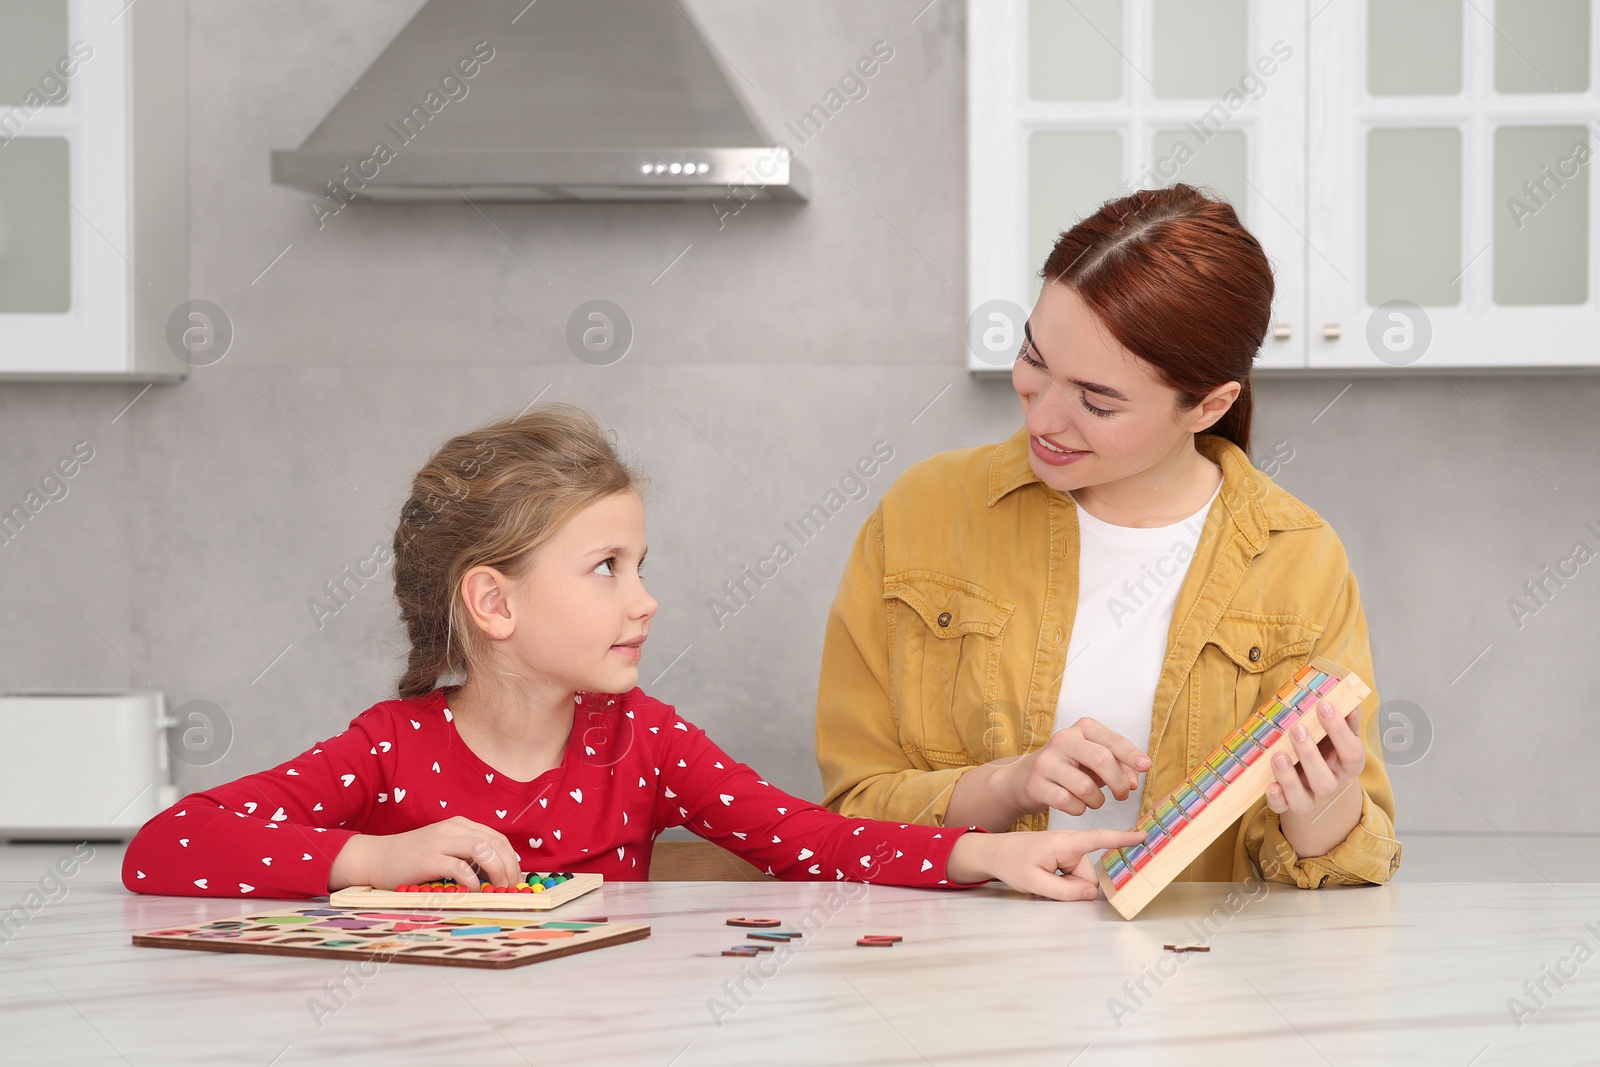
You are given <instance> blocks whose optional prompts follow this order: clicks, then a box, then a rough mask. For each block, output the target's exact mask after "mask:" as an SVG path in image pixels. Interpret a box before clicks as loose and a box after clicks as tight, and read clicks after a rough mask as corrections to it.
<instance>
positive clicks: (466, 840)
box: [328, 815, 522, 891]
mask: <svg viewBox="0 0 1600 1067" xmlns="http://www.w3.org/2000/svg"><path fill="white" fill-rule="evenodd" d="M474 867H476V868H477V869H478V870H480V871H482V872H483V876H484V878H485V879H487V880H488V881H490V882H493V883H494V884H495V885H500V886H505V885H510V884H511V882H512V881H513V879H514V878H515V877H516V876H517V875H519V874H521V873H522V871H521V860H519V859H518V857H517V850H516V849H514V848H512V847H511V842H510V841H508V840H507V839H506V835H505V834H502V833H501V832H500V831H499V830H494V829H491V828H490V827H487V826H484V825H482V824H481V823H475V822H473V821H472V820H471V819H465V818H462V817H461V816H459V815H457V816H455V817H454V818H450V819H445V820H444V821H443V822H436V823H433V824H432V825H430V826H423V827H419V828H418V829H415V830H410V831H407V832H406V833H403V834H389V835H386V836H378V835H372V834H357V835H356V836H354V837H352V838H350V840H349V841H347V842H345V846H344V848H343V849H342V850H341V851H340V853H339V855H338V857H337V858H335V859H334V861H333V873H331V874H330V875H329V876H328V889H329V890H330V891H335V890H338V889H343V888H345V887H346V886H352V885H370V886H372V887H373V888H375V889H393V888H394V887H395V886H397V885H416V884H418V883H421V882H430V881H434V880H436V879H441V878H453V879H455V881H456V883H457V884H459V885H467V886H475V885H477V884H478V882H479V878H478V875H477V873H476V872H475V871H474V870H473V868H474ZM336 881H337V882H340V883H342V884H340V885H334V884H333V883H334V882H336Z"/></svg>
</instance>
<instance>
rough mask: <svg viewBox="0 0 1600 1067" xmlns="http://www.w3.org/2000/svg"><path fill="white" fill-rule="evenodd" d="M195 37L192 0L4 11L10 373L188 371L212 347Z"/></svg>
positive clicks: (1, 135) (5, 361)
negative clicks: (197, 248)
mask: <svg viewBox="0 0 1600 1067" xmlns="http://www.w3.org/2000/svg"><path fill="white" fill-rule="evenodd" d="M184 37H185V33H184V5H183V2H182V0H135V2H134V3H131V4H130V3H128V2H127V0H6V3H5V6H4V9H3V11H0V378H3V379H6V380H13V381H14V380H56V381H60V380H68V381H96V380H118V381H123V380H135V381H138V380H144V381H160V380H175V379H178V378H181V377H182V376H183V374H184V372H185V370H187V368H188V366H190V365H192V364H194V363H197V362H200V361H201V359H203V356H201V357H199V358H197V356H196V354H194V353H192V352H190V351H189V350H186V349H185V348H183V347H182V339H183V337H184V333H185V330H187V329H189V328H190V327H191V326H192V325H193V323H191V322H190V321H189V320H188V318H187V315H188V309H187V308H186V307H184V304H185V301H186V300H187V299H188V296H187V291H188V247H187V246H188V234H187V225H186V217H187V180H186V178H187V159H186V155H185V148H186V144H187V135H186V130H185V115H186V112H187V103H186V99H185V82H186V78H185V56H184ZM175 316H176V317H175ZM169 333H170V334H172V335H173V336H174V337H176V338H177V342H176V351H177V352H182V353H184V355H185V357H186V358H184V359H180V358H178V355H177V354H176V353H175V351H174V348H175V344H174V342H173V341H172V340H170V339H169ZM190 336H191V337H193V336H197V335H195V334H191V335H190Z"/></svg>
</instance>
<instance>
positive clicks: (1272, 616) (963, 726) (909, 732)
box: [817, 429, 1400, 888]
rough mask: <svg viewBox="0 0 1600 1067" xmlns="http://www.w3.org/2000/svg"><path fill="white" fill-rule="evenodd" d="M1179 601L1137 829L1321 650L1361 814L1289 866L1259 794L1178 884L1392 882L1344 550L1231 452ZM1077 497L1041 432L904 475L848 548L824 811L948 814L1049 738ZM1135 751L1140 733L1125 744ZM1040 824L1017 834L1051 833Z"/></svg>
mask: <svg viewBox="0 0 1600 1067" xmlns="http://www.w3.org/2000/svg"><path fill="white" fill-rule="evenodd" d="M1195 446H1196V448H1197V449H1198V450H1199V451H1200V453H1201V454H1202V455H1205V456H1206V457H1208V458H1209V459H1211V460H1212V461H1214V462H1215V463H1216V464H1217V465H1218V466H1220V467H1221V468H1222V474H1223V482H1222V491H1221V492H1220V493H1219V494H1218V495H1217V499H1216V501H1215V502H1214V503H1213V504H1212V507H1211V510H1210V512H1209V513H1208V514H1207V516H1206V521H1205V526H1204V527H1203V529H1202V531H1201V534H1200V542H1199V547H1198V548H1197V549H1196V551H1195V554H1194V557H1193V560H1192V562H1191V564H1190V566H1189V570H1188V573H1187V575H1186V577H1185V579H1184V582H1183V585H1182V587H1181V589H1180V590H1179V593H1178V600H1177V606H1176V608H1175V609H1174V611H1173V616H1172V627H1171V629H1170V631H1169V632H1168V637H1167V658H1166V660H1165V662H1164V663H1163V665H1162V670H1161V678H1160V681H1159V683H1158V684H1157V686H1156V694H1155V703H1154V706H1153V711H1152V716H1151V723H1150V738H1149V745H1148V748H1147V749H1146V751H1147V752H1148V753H1149V755H1150V758H1151V762H1152V766H1151V768H1150V770H1149V771H1148V772H1147V773H1146V776H1145V781H1144V791H1143V794H1142V801H1141V805H1140V809H1139V816H1140V817H1141V818H1143V817H1144V816H1145V815H1148V814H1149V813H1150V811H1151V810H1152V809H1153V808H1154V806H1155V804H1156V803H1157V802H1158V801H1159V800H1160V799H1161V798H1162V797H1164V796H1165V795H1166V794H1167V793H1169V792H1170V791H1171V790H1173V789H1174V788H1176V787H1177V786H1178V784H1179V783H1180V782H1181V781H1182V780H1183V778H1184V776H1185V775H1186V774H1187V773H1188V772H1189V770H1190V769H1191V768H1192V767H1193V766H1194V765H1195V764H1196V763H1197V762H1199V761H1200V760H1201V759H1202V758H1203V757H1205V756H1207V755H1209V754H1210V753H1211V752H1212V750H1213V749H1215V748H1216V747H1217V745H1219V744H1221V742H1222V739H1223V738H1224V737H1225V736H1226V735H1227V734H1228V733H1229V732H1230V731H1232V730H1233V729H1234V727H1236V726H1238V725H1239V724H1240V723H1242V722H1243V721H1244V719H1245V718H1246V716H1248V715H1249V714H1250V713H1251V712H1253V711H1254V710H1255V709H1256V707H1257V706H1258V705H1259V704H1260V703H1261V702H1262V700H1263V699H1264V698H1265V697H1267V696H1269V695H1270V694H1272V693H1273V692H1274V691H1276V690H1277V689H1278V688H1279V687H1280V686H1281V685H1283V683H1284V682H1286V681H1288V680H1289V679H1290V678H1291V677H1292V676H1293V675H1294V673H1295V672H1296V671H1297V670H1299V668H1300V667H1301V666H1302V665H1304V664H1305V663H1306V662H1307V661H1308V660H1310V659H1311V658H1313V657H1314V656H1326V657H1328V658H1329V659H1331V660H1333V661H1334V662H1336V663H1339V664H1342V665H1344V666H1345V667H1348V668H1350V669H1351V670H1352V671H1354V672H1355V673H1356V674H1358V675H1360V676H1361V678H1362V679H1364V680H1365V681H1366V682H1367V683H1368V684H1369V685H1372V687H1373V692H1372V695H1371V696H1369V697H1368V698H1367V699H1366V700H1365V701H1363V702H1362V705H1361V707H1362V735H1363V740H1364V742H1365V744H1366V749H1367V760H1366V768H1365V769H1364V770H1363V771H1362V773H1361V779H1360V781H1361V787H1362V790H1363V794H1364V795H1363V797H1362V801H1361V819H1360V822H1359V823H1358V824H1357V825H1356V827H1355V828H1354V829H1353V830H1352V831H1351V832H1350V834H1349V836H1348V837H1346V839H1345V840H1344V841H1342V842H1341V843H1339V844H1338V845H1336V846H1334V847H1333V848H1332V849H1331V850H1329V852H1328V853H1327V855H1324V856H1315V857H1302V856H1297V855H1296V854H1295V852H1294V850H1293V849H1292V848H1291V847H1290V845H1289V843H1288V842H1287V841H1286V840H1285V839H1284V837H1283V834H1282V832H1281V831H1280V829H1279V825H1278V817H1277V815H1276V814H1275V813H1273V812H1272V811H1271V810H1270V809H1268V808H1267V806H1266V802H1265V801H1264V800H1262V801H1259V802H1257V803H1256V804H1255V805H1254V806H1252V807H1251V808H1250V809H1249V810H1248V811H1247V812H1246V813H1245V814H1244V816H1243V817H1242V818H1241V819H1240V821H1239V823H1238V827H1237V830H1236V831H1234V832H1230V833H1225V834H1223V835H1221V836H1220V837H1218V838H1217V840H1216V841H1215V842H1213V843H1212V844H1211V846H1210V847H1209V848H1207V849H1206V851H1205V852H1203V853H1201V855H1200V857H1199V858H1198V859H1196V860H1195V861H1194V862H1193V863H1192V864H1190V865H1189V867H1188V868H1187V869H1186V870H1185V871H1184V872H1183V874H1182V875H1180V878H1181V879H1185V880H1191V881H1244V880H1246V879H1249V878H1265V879H1267V880H1269V881H1278V882H1290V883H1293V884H1295V885H1298V886H1300V887H1302V888H1315V887H1319V886H1322V885H1326V884H1329V883H1332V884H1336V885H1337V884H1346V885H1357V884H1364V883H1382V882H1386V881H1387V880H1388V879H1389V877H1390V876H1391V875H1392V874H1393V873H1394V871H1395V868H1396V867H1398V866H1399V863H1400V843H1399V842H1398V841H1396V840H1395V836H1394V822H1393V819H1394V793H1393V791H1392V790H1391V788H1390V786H1389V778H1388V775H1387V774H1386V773H1385V771H1384V767H1383V760H1382V753H1381V749H1380V748H1379V747H1378V746H1375V745H1374V743H1373V740H1374V738H1375V737H1376V729H1375V725H1376V721H1377V719H1376V715H1377V709H1378V692H1377V686H1376V684H1375V682H1374V680H1373V677H1372V654H1371V650H1370V648H1369V647H1368V642H1367V623H1366V617H1365V615H1364V614H1363V612H1362V610H1361V601H1360V597H1359V595H1358V592H1357V589H1356V580H1355V576H1354V575H1353V574H1351V572H1350V566H1349V562H1348V560H1347V559H1346V557H1345V552H1344V547H1343V545H1341V544H1340V542H1339V538H1338V536H1337V535H1336V534H1335V533H1334V532H1333V529H1332V528H1331V527H1329V526H1328V525H1327V524H1326V523H1324V522H1323V521H1322V519H1321V517H1320V516H1318V515H1317V513H1316V512H1314V511H1312V510H1311V509H1310V508H1308V507H1306V506H1305V505H1304V504H1302V503H1301V502H1300V501H1298V500H1296V499H1295V498H1294V497H1293V496H1291V495H1290V494H1288V493H1287V492H1285V491H1284V490H1282V489H1280V488H1278V486H1276V485H1275V484H1273V482H1272V481H1271V479H1269V478H1268V477H1267V476H1266V475H1265V474H1263V473H1262V472H1260V471H1258V470H1256V469H1255V467H1254V466H1253V465H1252V464H1251V463H1250V460H1249V457H1248V456H1246V455H1245V453H1244V452H1243V451H1242V450H1241V449H1240V448H1238V447H1237V446H1236V445H1234V444H1233V443H1232V442H1230V441H1227V440H1225V439H1223V438H1220V437H1217V436H1215V435H1211V434H1201V435H1199V436H1198V437H1197V438H1196V439H1195ZM1077 568H1078V514H1077V505H1076V504H1075V503H1074V501H1073V500H1072V498H1071V497H1070V496H1068V495H1067V494H1065V493H1061V492H1058V491H1056V490H1054V489H1051V488H1050V487H1049V486H1047V485H1045V484H1044V483H1043V482H1041V481H1039V479H1038V478H1037V477H1036V476H1035V475H1034V473H1033V470H1032V468H1031V467H1030V466H1029V463H1028V435H1027V430H1026V429H1021V430H1018V431H1017V433H1016V434H1015V435H1014V436H1013V437H1012V438H1011V439H1010V440H1008V441H1005V442H1004V443H1001V444H997V445H984V446H981V447H978V448H968V449H959V450H956V451H951V452H944V453H940V454H939V455H936V456H933V457H931V458H929V459H927V460H924V461H923V462H921V463H918V464H916V465H915V466H913V467H911V468H910V469H908V470H907V471H906V472H905V473H904V474H902V475H901V476H900V478H899V479H897V480H896V482H895V483H894V485H893V486H891V487H890V488H889V490H888V491H887V492H886V493H885V494H884V497H883V499H882V501H881V502H880V503H879V505H878V507H877V508H876V509H875V510H874V511H873V513H872V515H871V517H870V518H868V520H867V522H866V524H865V525H864V526H863V527H862V529H861V532H860V534H859V536H858V537H857V538H856V543H855V548H854V549H853V551H852V553H851V556H850V561H849V563H848V564H847V565H846V567H845V572H844V577H843V579H842V580H841V581H840V583H839V591H838V594H837V596H836V597H835V599H834V602H833V608H832V610H831V612H830V613H829V616H828V623H827V632H826V635H825V637H824V641H823V652H822V677H821V683H820V686H819V689H818V694H817V762H818V765H819V766H820V768H821V770H822V782H823V789H824V797H823V803H824V804H825V805H826V806H828V807H829V808H831V809H832V810H834V811H836V812H839V813H840V814H842V815H847V816H852V817H858V818H874V819H890V820H895V821H899V822H920V823H929V824H932V825H934V826H941V825H943V824H944V816H945V809H946V808H947V807H948V806H949V803H950V794H951V792H952V791H953V790H954V788H955V783H956V779H958V778H959V777H960V776H961V775H962V774H964V773H966V771H968V770H970V769H972V768H973V767H974V766H977V765H979V764H982V763H987V762H989V761H991V760H995V759H1000V758H1003V757H1007V756H1018V755H1021V754H1024V753H1027V752H1031V751H1033V750H1034V749H1036V748H1039V747H1040V746H1042V745H1043V744H1044V743H1045V742H1046V741H1047V740H1048V739H1049V738H1050V736H1051V734H1052V733H1053V732H1054V729H1055V716H1056V698H1057V695H1058V693H1059V691H1060V688H1061V677H1062V673H1063V670H1064V669H1065V666H1066V655H1067V646H1068V643H1069V641H1070V637H1071V630H1072V624H1073V620H1074V617H1075V615H1076V613H1077V604H1078V575H1077ZM1132 740H1133V741H1134V742H1135V743H1137V742H1138V740H1139V739H1138V738H1133V739H1132ZM1048 818H1049V814H1048V812H1044V811H1041V812H1038V813H1034V814H1028V815H1024V816H1022V817H1021V818H1019V819H1018V820H1017V821H1016V823H1015V824H1014V825H1013V827H1012V829H1015V830H1040V829H1044V828H1045V827H1046V825H1047V824H1048Z"/></svg>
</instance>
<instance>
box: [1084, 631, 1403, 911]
mask: <svg viewBox="0 0 1600 1067" xmlns="http://www.w3.org/2000/svg"><path fill="white" fill-rule="evenodd" d="M1371 692H1372V690H1371V689H1370V688H1368V687H1367V684H1366V683H1365V682H1363V681H1362V680H1361V679H1360V678H1359V677H1357V676H1356V675H1355V674H1352V673H1351V672H1350V671H1349V670H1348V669H1346V668H1344V667H1341V666H1339V665H1338V664H1337V663H1334V662H1333V661H1331V660H1327V659H1322V658H1320V657H1319V658H1317V659H1314V660H1312V661H1311V662H1310V663H1309V664H1307V665H1306V666H1305V667H1302V668H1301V669H1300V671H1299V673H1297V674H1296V675H1295V676H1294V678H1293V679H1292V680H1290V681H1289V682H1287V683H1285V684H1284V686H1283V687H1282V688H1281V689H1279V690H1278V691H1277V693H1275V694H1273V696H1271V697H1270V698H1268V700H1267V701H1266V703H1264V704H1262V705H1261V707H1260V708H1258V709H1257V710H1256V711H1255V713H1254V714H1252V715H1251V716H1250V717H1249V718H1248V719H1247V720H1245V722H1244V723H1243V725H1241V726H1240V727H1239V728H1238V729H1237V730H1235V731H1234V732H1233V733H1232V734H1230V735H1228V737H1227V738H1226V739H1225V740H1224V741H1223V743H1222V744H1221V745H1220V746H1218V748H1217V750H1216V751H1215V752H1213V753H1212V754H1211V755H1210V756H1208V757H1207V758H1206V759H1205V760H1204V761H1202V762H1201V763H1199V764H1198V765H1196V766H1195V768H1194V769H1193V770H1192V771H1190V773H1189V776H1188V777H1187V778H1186V779H1185V780H1184V782H1183V784H1182V785H1180V786H1179V787H1178V788H1177V789H1175V790H1173V791H1172V792H1171V793H1169V794H1168V795H1167V796H1166V797H1164V798H1163V799H1162V800H1160V801H1159V802H1157V804H1156V805H1155V808H1154V810H1153V812H1152V814H1150V815H1149V816H1147V817H1146V818H1145V819H1143V820H1142V821H1140V823H1139V825H1138V826H1136V827H1134V829H1135V830H1138V831H1140V832H1141V833H1143V834H1144V835H1145V840H1144V842H1143V843H1142V844H1138V845H1130V846H1128V847H1126V848H1114V849H1109V850H1108V851H1106V852H1105V853H1104V854H1103V855H1101V857H1100V859H1099V860H1097V861H1096V863H1095V867H1096V874H1097V876H1098V878H1099V882H1100V888H1101V890H1102V891H1103V892H1104V893H1105V896H1106V900H1108V901H1109V902H1110V903H1111V906H1112V907H1113V908H1115V909H1116V910H1117V914H1119V915H1121V916H1122V917H1123V918H1124V919H1131V918H1133V917H1134V916H1135V915H1137V914H1139V912H1140V911H1141V910H1142V909H1143V908H1144V906H1145V905H1146V904H1148V903H1150V901H1151V900H1153V899H1155V896H1156V894H1158V893H1160V892H1161V891H1162V890H1163V889H1165V888H1166V887H1167V885H1168V883H1170V882H1171V881H1172V880H1173V879H1174V878H1176V877H1177V876H1178V875H1179V874H1180V873H1182V871H1183V869H1184V868H1185V867H1187V866H1189V864H1190V863H1192V862H1194V860H1195V858H1196V857H1197V856H1199V855H1200V853H1202V852H1204V851H1205V849H1206V846H1208V845H1210V844H1211V842H1213V841H1215V840H1216V839H1217V837H1218V836H1220V835H1221V834H1222V833H1223V831H1225V830H1227V829H1228V827H1230V826H1232V825H1233V824H1234V823H1235V822H1237V821H1238V820H1239V817H1240V816H1242V815H1243V814H1244V813H1245V812H1246V811H1247V810H1248V809H1249V808H1250V806H1251V805H1252V804H1254V803H1255V802H1256V801H1258V800H1260V799H1261V798H1262V797H1263V796H1265V795H1266V792H1267V786H1268V785H1270V784H1271V783H1272V781H1273V774H1272V760H1273V757H1274V756H1276V755H1277V754H1278V753H1279V752H1282V753H1284V754H1286V755H1287V756H1288V757H1289V760H1290V762H1291V763H1298V762H1299V759H1300V757H1299V756H1297V755H1296V754H1295V750H1294V744H1293V742H1292V741H1291V740H1290V737H1289V729H1290V727H1292V726H1293V725H1294V724H1295V723H1299V724H1300V725H1302V726H1304V727H1305V728H1306V733H1307V735H1308V737H1309V739H1310V740H1311V742H1312V743H1313V744H1315V743H1316V742H1319V741H1321V740H1322V738H1323V737H1324V736H1325V735H1326V731H1325V730H1324V729H1323V728H1322V722H1321V720H1320V719H1319V718H1318V717H1317V714H1316V712H1315V710H1314V709H1315V707H1316V705H1317V703H1318V702H1319V701H1322V700H1326V701H1328V702H1329V703H1330V704H1332V705H1333V706H1334V708H1335V709H1336V710H1337V711H1338V713H1339V714H1340V715H1349V714H1350V712H1352V711H1354V710H1355V708H1356V705H1358V704H1360V703H1361V702H1362V701H1363V700H1365V699H1366V698H1367V696H1368V695H1369V694H1371Z"/></svg>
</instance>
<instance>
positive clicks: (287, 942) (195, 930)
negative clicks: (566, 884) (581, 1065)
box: [133, 894, 650, 969]
mask: <svg viewBox="0 0 1600 1067" xmlns="http://www.w3.org/2000/svg"><path fill="white" fill-rule="evenodd" d="M406 895H408V896H418V895H420V894H406ZM462 895H463V896H465V895H466V894H462ZM491 895H493V894H491ZM468 930H471V931H473V932H472V933H465V932H464V931H468ZM453 931H463V932H453ZM649 936H650V927H648V926H631V925H627V924H623V923H611V922H597V923H588V922H558V921H556V920H552V919H532V918H528V919H522V918H513V917H508V916H504V915H444V914H440V913H438V912H437V911H436V910H427V909H415V910H412V911H404V912H396V911H373V910H370V909H355V908H326V907H313V908H284V909H280V910H278V911H266V912H257V913H256V914H253V915H240V916H237V917H235V918H232V919H221V920H216V921H213V922H205V923H193V924H191V925H188V926H173V927H168V928H167V929H164V930H151V931H150V932H148V933H143V934H134V935H133V943H134V944H135V945H138V946H141V947H145V948H188V949H200V950H202V951H207V952H254V953H259V954H261V955H266V956H305V957H309V958H311V959H340V960H377V961H378V962H381V963H391V962H393V963H431V964H436V965H439V966H444V967H486V968H490V969H499V968H505V967H522V966H525V965H527V964H530V963H541V962H543V961H544V960H553V959H555V958H557V957H559V956H571V955H573V954H574V953H578V952H588V951H590V950H592V949H597V948H610V947H611V946H612V945H620V944H623V943H625V942H628V941H638V940H641V939H643V938H646V937H649Z"/></svg>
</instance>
